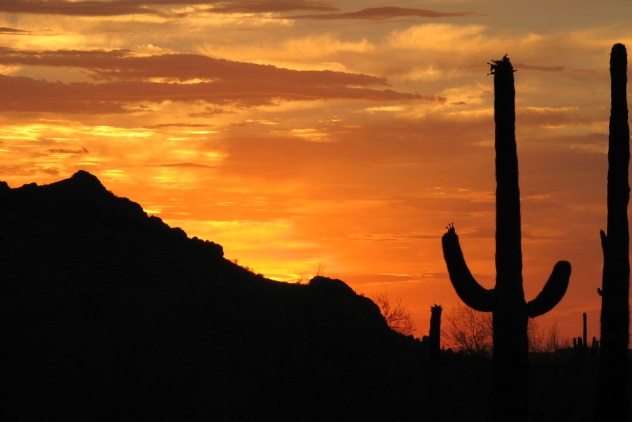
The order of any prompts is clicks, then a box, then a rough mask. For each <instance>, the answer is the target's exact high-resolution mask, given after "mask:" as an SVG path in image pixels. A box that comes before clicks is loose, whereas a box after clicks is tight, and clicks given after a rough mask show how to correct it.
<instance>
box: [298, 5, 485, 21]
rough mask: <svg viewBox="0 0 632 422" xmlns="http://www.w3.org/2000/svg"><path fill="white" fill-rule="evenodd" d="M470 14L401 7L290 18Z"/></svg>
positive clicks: (361, 17)
mask: <svg viewBox="0 0 632 422" xmlns="http://www.w3.org/2000/svg"><path fill="white" fill-rule="evenodd" d="M472 15H474V13H471V12H437V11H435V10H428V9H413V8H403V7H370V8H366V9H362V10H358V11H356V12H338V13H323V14H311V15H299V16H291V17H290V18H292V19H317V20H339V19H363V20H385V19H393V18H401V17H419V18H446V17H465V16H472Z"/></svg>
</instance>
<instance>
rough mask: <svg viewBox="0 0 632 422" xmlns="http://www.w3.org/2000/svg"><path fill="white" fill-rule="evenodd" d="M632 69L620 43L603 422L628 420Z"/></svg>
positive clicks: (614, 71) (607, 243) (614, 65)
mask: <svg viewBox="0 0 632 422" xmlns="http://www.w3.org/2000/svg"><path fill="white" fill-rule="evenodd" d="M626 70H627V54H626V50H625V46H624V45H623V44H615V45H614V46H613V47H612V52H611V55H610V78H611V105H610V107H611V108H610V136H609V139H608V200H607V202H608V221H607V225H608V226H607V231H608V234H606V233H604V232H603V231H601V247H602V249H603V257H604V262H603V280H602V287H601V289H600V290H599V293H600V294H601V345H600V346H601V351H600V355H599V378H598V389H597V402H596V411H595V420H597V421H602V420H603V421H610V420H628V418H627V414H628V403H627V391H628V385H627V375H628V336H629V334H628V330H629V325H630V321H629V306H630V305H629V299H628V296H629V290H630V258H629V230H628V202H629V199H630V186H629V184H628V165H629V162H630V128H629V126H628V105H627V98H626V97H627V94H626V83H627V75H626ZM620 415H623V416H620Z"/></svg>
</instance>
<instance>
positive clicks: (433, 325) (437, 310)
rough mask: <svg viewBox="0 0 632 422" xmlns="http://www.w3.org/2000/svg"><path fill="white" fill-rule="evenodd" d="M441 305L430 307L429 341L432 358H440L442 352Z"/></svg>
mask: <svg viewBox="0 0 632 422" xmlns="http://www.w3.org/2000/svg"><path fill="white" fill-rule="evenodd" d="M441 311H443V307H441V305H433V306H431V307H430V331H429V332H428V341H429V345H430V356H433V357H438V356H439V351H440V350H441Z"/></svg>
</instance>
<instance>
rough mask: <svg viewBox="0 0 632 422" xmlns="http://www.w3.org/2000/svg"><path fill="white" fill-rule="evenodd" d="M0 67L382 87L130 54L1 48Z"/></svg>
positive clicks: (380, 81)
mask: <svg viewBox="0 0 632 422" xmlns="http://www.w3.org/2000/svg"><path fill="white" fill-rule="evenodd" d="M0 64H5V65H11V64H13V65H15V64H17V65H31V66H60V67H73V68H82V69H86V70H87V71H89V72H90V73H91V74H92V75H93V76H94V77H95V78H98V79H103V80H133V79H147V78H166V79H172V80H174V81H190V80H195V79H202V80H224V81H225V80H243V79H246V80H247V79H249V78H250V77H252V75H256V77H257V80H258V81H260V82H261V83H266V82H268V83H279V84H310V85H315V86H318V85H321V84H334V85H362V86H367V85H386V84H387V82H386V79H384V78H377V77H374V76H368V75H362V74H355V73H345V72H334V71H296V70H289V69H282V68H278V67H275V66H270V65H259V64H253V63H244V62H236V61H230V60H223V59H216V58H211V57H207V56H202V55H196V54H165V55H159V56H145V57H135V56H132V55H131V51H129V50H113V51H102V50H96V51H85V50H58V51H26V50H14V49H10V48H0Z"/></svg>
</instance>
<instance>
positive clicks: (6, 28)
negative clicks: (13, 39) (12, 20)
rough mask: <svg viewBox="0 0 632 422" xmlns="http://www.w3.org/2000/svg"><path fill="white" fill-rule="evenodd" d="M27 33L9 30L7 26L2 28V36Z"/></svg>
mask: <svg viewBox="0 0 632 422" xmlns="http://www.w3.org/2000/svg"><path fill="white" fill-rule="evenodd" d="M24 32H25V31H23V30H21V29H15V28H8V27H6V26H0V34H23V33H24Z"/></svg>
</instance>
